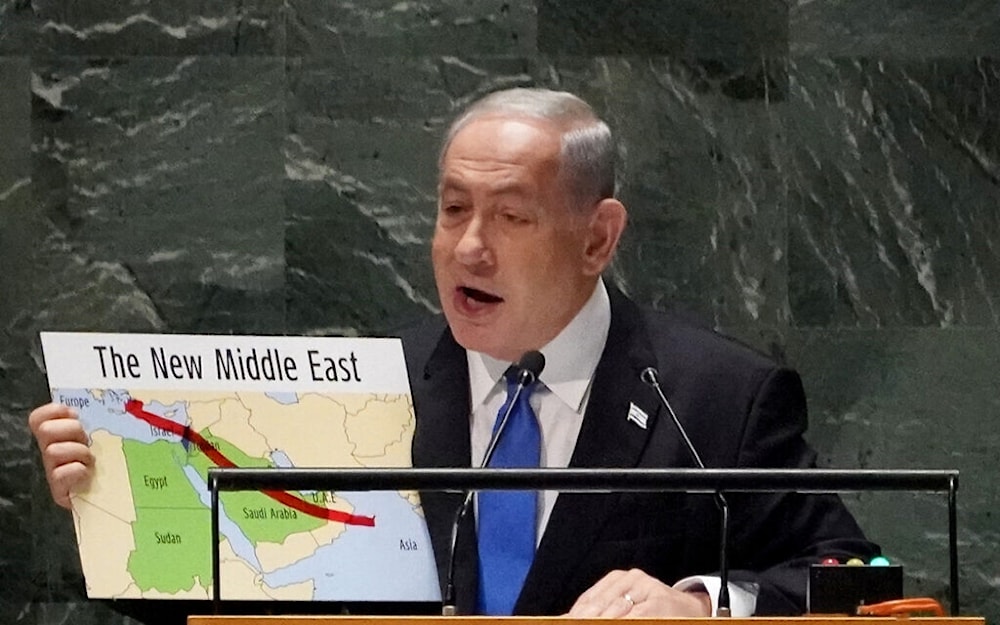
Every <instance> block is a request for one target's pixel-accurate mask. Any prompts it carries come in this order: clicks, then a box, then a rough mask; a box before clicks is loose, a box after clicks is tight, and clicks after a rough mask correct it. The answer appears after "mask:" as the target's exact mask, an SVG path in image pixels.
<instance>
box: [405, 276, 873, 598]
mask: <svg viewBox="0 0 1000 625" xmlns="http://www.w3.org/2000/svg"><path fill="white" fill-rule="evenodd" d="M609 291H610V295H611V327H610V330H609V334H608V340H607V345H606V347H605V349H604V353H603V355H602V356H601V360H600V362H599V364H598V366H597V371H596V373H595V378H594V384H593V390H592V392H591V395H590V400H589V403H588V406H587V411H586V414H585V416H584V420H583V426H582V429H581V431H580V436H579V439H578V441H577V444H576V448H575V450H574V452H573V457H572V460H571V462H570V466H573V467H608V468H612V467H693V466H694V465H693V462H692V460H691V459H690V456H689V454H688V452H687V451H686V450H685V449H684V447H683V442H682V440H681V438H680V437H679V436H678V433H677V431H676V429H675V428H674V426H673V424H672V423H671V421H670V418H669V415H667V414H661V408H660V404H659V402H658V401H657V398H656V396H655V394H654V392H653V391H652V390H651V389H650V388H648V387H647V386H646V385H645V384H643V383H642V381H641V380H640V377H639V373H640V371H642V369H644V368H645V367H647V366H655V367H657V368H658V370H659V372H660V378H661V381H662V384H663V387H664V391H665V393H666V395H667V397H668V398H669V399H670V401H671V404H672V405H673V407H674V410H675V411H676V413H677V415H678V417H679V418H680V420H681V421H682V422H683V423H684V426H685V428H686V429H687V431H688V433H689V435H690V437H691V439H692V442H693V443H694V445H695V448H696V449H698V450H699V453H700V455H701V457H702V459H703V461H704V462H705V464H706V466H708V467H810V466H813V465H814V461H815V453H814V452H813V451H812V450H811V449H810V448H809V447H808V446H807V445H806V443H805V442H804V440H803V438H802V434H803V432H804V431H805V428H806V407H805V397H804V394H803V391H802V385H801V382H800V381H799V377H798V375H797V374H795V373H794V372H793V371H791V370H788V369H783V368H779V367H776V366H775V365H774V363H772V362H771V361H769V360H767V359H766V358H764V357H763V356H761V355H759V354H757V353H755V352H753V351H752V350H749V349H747V348H745V347H743V346H740V345H738V344H736V343H735V342H733V341H730V340H728V339H725V338H723V337H720V336H719V335H717V334H715V333H714V332H711V331H710V330H706V329H700V328H696V327H693V326H689V325H685V324H682V323H680V322H678V321H676V320H674V319H672V318H670V317H668V316H666V315H663V314H660V313H655V312H652V311H643V310H640V309H639V308H638V307H637V306H636V305H635V304H633V303H632V302H631V301H630V300H628V299H627V298H626V297H624V296H623V295H621V294H620V293H618V292H616V291H615V290H614V289H610V288H609ZM403 344H404V351H405V353H406V359H407V368H408V370H409V372H410V383H411V388H412V392H413V402H414V408H415V412H416V423H417V425H416V432H415V435H414V440H413V462H414V465H415V466H420V467H469V466H471V463H472V460H471V452H470V442H469V412H470V399H469V374H468V367H467V361H466V355H465V351H464V349H463V348H462V347H460V346H459V345H458V344H457V343H456V342H455V340H454V338H453V337H452V335H451V332H450V331H449V330H448V329H447V328H446V326H445V324H444V322H443V320H441V319H440V318H439V319H436V320H433V321H431V322H428V323H426V324H425V325H423V326H420V327H418V328H414V329H412V330H411V331H408V332H404V333H403ZM541 379H542V381H543V382H544V379H545V374H544V372H543V373H542V376H541ZM630 402H632V403H634V404H635V405H636V406H638V407H639V408H641V409H642V410H643V411H644V412H646V414H648V415H649V419H648V422H647V429H642V428H640V427H638V426H637V425H636V424H635V423H634V422H631V421H628V420H627V419H626V416H627V415H628V410H629V403H630ZM421 497H422V501H423V507H424V512H425V514H426V518H427V525H428V528H429V531H430V536H431V541H432V543H433V546H434V551H435V556H436V558H437V564H438V572H439V575H440V576H441V578H442V583H443V579H444V577H445V575H446V573H445V572H446V571H447V568H448V554H449V551H450V540H451V525H452V522H453V519H454V516H455V511H456V510H457V508H458V505H459V503H460V501H461V495H457V494H447V493H435V492H426V493H422V494H421ZM729 505H730V509H731V522H732V525H731V532H730V548H729V549H730V565H731V567H732V572H731V579H732V580H733V581H737V580H739V581H752V582H755V583H757V584H759V595H758V599H757V614H794V613H801V612H802V611H804V609H805V593H806V579H807V567H808V564H809V563H811V562H816V561H818V560H819V559H820V558H822V557H825V556H834V557H846V556H851V555H860V556H862V557H868V556H870V555H873V554H875V553H877V547H875V546H874V545H872V544H870V543H868V542H867V541H865V540H864V537H863V535H862V533H861V531H860V529H859V528H858V526H857V524H856V523H855V522H854V520H853V518H852V517H851V515H850V514H849V513H848V512H847V510H846V509H845V508H844V507H843V505H842V504H841V503H840V500H839V499H838V498H836V497H832V496H830V497H825V496H824V497H818V496H800V495H760V494H754V495H742V496H735V495H731V496H730V497H729ZM470 516H471V515H470ZM718 518H719V513H718V510H717V509H716V507H715V505H714V502H713V500H712V498H711V496H707V495H684V494H680V493H671V494H646V493H623V494H607V495H605V494H598V495H594V494H561V495H560V496H559V497H558V499H557V501H556V504H555V508H554V509H553V511H552V515H551V517H550V519H549V522H548V526H547V527H546V529H545V533H544V534H543V536H542V539H541V541H540V543H539V546H538V551H537V553H536V556H535V560H534V563H533V565H532V567H531V570H530V571H529V572H528V577H527V579H526V581H525V585H524V589H523V591H522V592H521V595H520V597H519V599H518V601H517V605H516V607H515V613H516V614H560V613H564V612H566V611H567V610H568V609H569V608H570V606H572V604H573V602H574V601H575V600H576V598H577V597H578V596H579V595H580V594H581V593H583V591H585V590H586V589H587V588H589V587H590V586H591V585H592V584H594V583H595V582H596V581H597V580H598V579H600V578H601V577H602V576H603V575H604V574H606V573H607V572H608V571H611V570H614V569H629V568H639V569H642V570H644V571H646V572H647V573H649V574H651V575H654V576H656V577H657V578H659V579H661V580H663V581H664V582H666V583H673V582H675V581H676V580H678V579H681V578H682V577H685V576H688V575H697V574H712V572H714V571H717V570H718ZM460 537H461V539H460V545H459V547H458V552H457V554H458V557H457V565H456V568H457V574H456V594H457V604H458V609H459V612H460V613H463V614H469V613H472V612H473V610H474V609H475V597H476V584H477V565H476V557H477V556H476V544H475V538H474V527H473V525H472V523H471V522H469V523H468V524H467V525H466V526H465V527H464V528H463V530H462V533H461V534H460Z"/></svg>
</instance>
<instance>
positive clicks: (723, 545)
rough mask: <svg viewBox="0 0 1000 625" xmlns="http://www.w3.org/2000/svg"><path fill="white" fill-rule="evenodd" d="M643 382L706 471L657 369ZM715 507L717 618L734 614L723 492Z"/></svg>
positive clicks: (644, 374)
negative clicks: (654, 393) (730, 589)
mask: <svg viewBox="0 0 1000 625" xmlns="http://www.w3.org/2000/svg"><path fill="white" fill-rule="evenodd" d="M640 377H641V378H642V381H643V382H644V383H645V384H646V385H647V386H649V387H651V388H652V389H653V390H655V391H656V394H657V396H658V397H659V398H660V403H661V404H663V406H664V407H665V408H666V409H667V412H668V413H669V414H670V419H671V420H672V421H673V422H674V427H676V428H677V431H678V432H680V435H681V438H683V439H684V446H685V447H687V450H688V453H689V454H690V455H691V458H692V459H694V462H695V464H696V465H698V468H699V469H705V468H706V467H705V463H704V462H702V461H701V456H700V455H698V450H697V449H695V446H694V443H692V442H691V439H690V438H689V437H688V434H687V431H686V430H685V429H684V426H683V425H682V424H681V421H680V419H678V418H677V414H676V413H675V412H674V408H673V406H671V405H670V402H669V401H667V396H666V395H664V394H663V388H662V387H661V386H660V380H659V376H658V375H657V373H656V369H654V368H653V367H646V368H645V369H643V370H642V373H641V374H640ZM713 494H714V495H715V505H716V507H717V508H718V509H719V517H720V524H719V584H720V586H719V596H718V598H717V600H716V611H715V616H721V617H727V616H730V615H731V614H732V611H731V609H730V600H729V554H728V545H729V503H728V502H727V501H726V497H725V496H724V495H723V494H722V491H718V490H717V491H715V492H714V493H713Z"/></svg>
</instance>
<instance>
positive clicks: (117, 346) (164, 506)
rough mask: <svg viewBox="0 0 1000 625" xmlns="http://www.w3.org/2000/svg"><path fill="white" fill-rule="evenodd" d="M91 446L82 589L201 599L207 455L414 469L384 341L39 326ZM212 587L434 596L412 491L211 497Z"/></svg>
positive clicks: (80, 502)
mask: <svg viewBox="0 0 1000 625" xmlns="http://www.w3.org/2000/svg"><path fill="white" fill-rule="evenodd" d="M41 340H42V349H43V352H44V356H45V365H46V370H47V373H48V380H49V387H50V388H51V390H52V398H53V400H54V401H57V402H60V403H63V404H67V405H69V406H72V407H73V408H74V409H76V411H77V412H78V413H79V415H80V421H81V422H82V424H83V427H84V430H85V431H86V433H87V436H88V438H89V441H90V446H91V449H92V450H93V453H94V455H95V456H96V463H95V467H94V472H93V479H92V480H91V481H90V483H89V484H88V485H87V487H86V488H85V489H83V490H81V491H79V492H77V493H75V494H74V496H73V520H74V525H75V528H76V535H77V540H78V544H79V549H80V560H81V563H82V566H83V573H84V577H85V579H86V585H87V595H88V596H89V597H93V598H113V599H127V598H148V599H209V598H211V597H212V594H213V588H212V566H211V557H212V556H211V553H212V551H211V547H212V545H211V542H212V538H211V513H210V508H209V505H210V504H209V496H208V490H207V486H206V480H207V472H208V469H209V468H210V467H213V466H237V467H352V468H358V467H406V466H410V442H411V439H412V436H413V429H414V415H413V402H412V400H411V397H410V388H409V381H408V378H407V375H406V366H405V362H404V360H403V351H402V345H401V343H400V342H399V340H398V339H371V338H317V337H274V336H205V335H199V336H194V335H155V334H96V333H56V332H43V333H42V334H41ZM220 504H221V509H220V527H221V531H220V534H221V536H220V545H219V547H220V554H221V570H220V576H219V579H220V582H219V583H220V591H221V596H222V598H223V599H226V600H282V601H289V600H291V601H294V600H302V601H407V602H411V601H439V600H440V594H439V589H438V582H437V573H436V570H435V566H434V557H433V554H432V552H431V546H430V540H429V538H428V536H427V529H426V526H425V524H424V520H423V515H422V511H421V509H420V504H419V501H418V498H417V495H416V493H414V492H386V491H381V492H318V491H297V492H281V493H275V492H268V493H262V492H225V493H221V494H220Z"/></svg>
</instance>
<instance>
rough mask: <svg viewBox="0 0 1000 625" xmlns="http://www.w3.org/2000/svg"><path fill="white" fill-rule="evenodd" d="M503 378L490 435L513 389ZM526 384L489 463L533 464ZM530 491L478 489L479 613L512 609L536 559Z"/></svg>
mask: <svg viewBox="0 0 1000 625" xmlns="http://www.w3.org/2000/svg"><path fill="white" fill-rule="evenodd" d="M512 377H513V376H509V377H508V380H507V401H505V402H504V405H503V406H502V407H501V408H500V413H499V414H498V415H497V420H496V423H495V424H494V425H493V435H494V436H496V431H497V429H498V427H499V426H500V421H501V420H502V419H503V415H504V413H506V412H507V407H508V406H509V405H510V402H511V400H512V399H513V397H514V392H515V391H516V389H517V381H516V380H513V379H511V378H512ZM533 387H534V384H532V385H531V386H528V387H525V388H524V390H522V391H521V394H520V395H519V396H518V398H517V403H516V404H515V405H514V409H513V410H512V411H511V413H510V418H508V420H507V425H506V426H505V427H504V430H503V433H502V434H501V436H500V439H499V440H498V441H497V445H496V449H495V450H494V452H493V457H492V458H491V459H490V464H489V466H490V467H491V468H497V467H537V466H538V462H539V457H540V454H541V433H540V432H539V429H538V420H537V419H536V418H535V413H534V411H532V409H531V404H529V403H528V398H529V397H530V396H531V391H532V388H533ZM536 499H537V498H536V493H535V492H534V491H500V490H491V491H482V492H480V493H479V502H478V508H477V516H478V521H479V525H478V528H477V530H476V536H477V537H478V540H479V595H478V600H479V609H478V612H479V614H485V615H491V616H501V615H509V614H511V613H512V612H513V611H514V603H516V602H517V597H518V595H519V594H520V593H521V587H522V586H523V585H524V578H525V577H526V576H527V574H528V569H529V568H530V567H531V561H532V559H534V557H535V525H536V521H537V516H538V507H537V503H536Z"/></svg>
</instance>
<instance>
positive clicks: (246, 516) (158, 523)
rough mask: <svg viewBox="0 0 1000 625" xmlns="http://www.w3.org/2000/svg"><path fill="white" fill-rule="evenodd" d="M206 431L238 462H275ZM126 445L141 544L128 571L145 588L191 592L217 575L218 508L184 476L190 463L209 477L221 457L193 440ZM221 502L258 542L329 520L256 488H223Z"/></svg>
mask: <svg viewBox="0 0 1000 625" xmlns="http://www.w3.org/2000/svg"><path fill="white" fill-rule="evenodd" d="M201 435H202V436H203V437H204V438H205V440H206V441H207V442H208V443H209V444H210V445H212V446H213V447H215V448H216V449H218V450H219V451H220V452H221V453H222V454H223V455H224V456H225V457H226V458H228V459H229V460H231V461H232V462H233V463H234V464H235V465H236V466H238V467H262V468H266V467H273V466H274V463H272V462H270V461H268V460H267V459H264V458H253V457H251V456H248V455H247V454H245V453H244V452H243V451H242V450H240V449H239V448H238V447H236V446H235V445H233V444H231V443H229V442H228V441H226V440H225V439H223V438H219V437H216V436H213V435H212V434H211V432H210V431H209V430H208V429H206V430H204V431H203V432H201ZM122 451H123V453H124V455H125V464H126V466H127V468H128V476H129V484H130V485H131V489H132V499H133V501H134V503H135V515H136V520H135V522H134V523H133V524H132V532H133V535H134V537H135V550H134V551H133V552H132V553H131V554H130V555H129V559H128V565H127V570H128V571H129V573H130V574H131V575H132V577H133V579H134V580H135V583H136V585H137V586H138V587H139V588H140V589H141V590H142V591H143V592H145V591H149V590H152V589H155V590H157V591H160V592H163V593H176V592H181V591H187V590H190V589H191V588H192V587H193V586H194V585H195V584H196V583H199V582H200V584H201V585H202V586H205V587H207V586H208V585H209V584H210V582H211V579H212V566H211V561H212V558H211V555H212V552H211V548H212V544H211V543H212V541H211V513H210V510H209V509H208V508H207V507H206V505H205V504H204V503H203V502H202V501H201V499H200V498H199V495H198V493H197V491H196V490H195V489H194V487H192V486H191V483H190V482H189V481H188V478H187V476H185V475H184V467H185V466H188V465H190V466H191V468H193V469H194V470H195V471H197V473H198V474H199V475H200V476H201V477H202V479H203V480H205V481H207V480H208V469H209V468H211V467H214V466H215V463H214V462H212V460H211V459H210V458H209V457H208V456H206V455H205V454H204V453H202V451H201V450H200V449H198V447H197V445H195V444H193V443H189V444H188V445H187V449H185V446H184V445H182V444H180V443H178V442H174V441H167V440H160V441H155V442H153V443H143V442H138V441H133V440H125V441H123V443H122ZM291 494H292V495H293V496H296V497H301V494H300V493H291ZM220 502H221V503H222V505H223V507H224V508H225V511H226V514H227V516H228V517H229V518H230V519H231V520H232V521H233V522H234V523H235V524H236V525H237V526H239V527H240V529H241V530H242V531H243V533H244V534H245V535H246V537H247V538H248V539H249V541H250V542H251V543H252V544H253V545H254V547H256V546H257V544H258V543H260V542H268V543H282V542H284V541H285V539H286V538H288V537H289V536H290V535H292V534H296V533H300V532H308V531H311V530H314V529H318V528H321V527H323V526H324V525H325V524H326V523H327V521H326V520H325V519H318V518H316V517H313V516H309V515H307V514H304V513H302V512H298V511H296V510H293V509H291V508H289V507H287V506H285V505H284V504H281V503H279V502H277V501H275V500H274V499H271V498H270V497H268V496H267V495H265V494H263V493H260V492H256V491H248V492H232V493H222V494H221V495H220Z"/></svg>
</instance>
